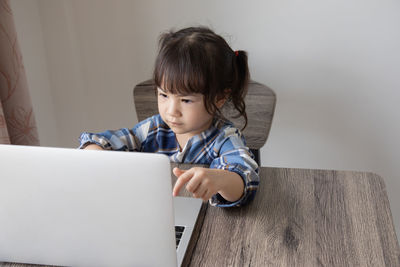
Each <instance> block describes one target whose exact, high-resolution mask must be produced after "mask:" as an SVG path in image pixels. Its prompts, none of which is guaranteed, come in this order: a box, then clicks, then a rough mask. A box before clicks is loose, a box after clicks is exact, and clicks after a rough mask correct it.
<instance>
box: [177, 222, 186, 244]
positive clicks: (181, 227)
mask: <svg viewBox="0 0 400 267" xmlns="http://www.w3.org/2000/svg"><path fill="white" fill-rule="evenodd" d="M184 230H185V226H177V225H176V226H175V239H176V249H178V245H179V242H180V241H181V237H182V234H183V231H184Z"/></svg>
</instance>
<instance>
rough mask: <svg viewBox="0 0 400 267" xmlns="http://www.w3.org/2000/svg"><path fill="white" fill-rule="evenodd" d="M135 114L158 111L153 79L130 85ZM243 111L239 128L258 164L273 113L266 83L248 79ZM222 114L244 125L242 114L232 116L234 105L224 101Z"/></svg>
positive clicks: (272, 98) (273, 101) (273, 98)
mask: <svg viewBox="0 0 400 267" xmlns="http://www.w3.org/2000/svg"><path fill="white" fill-rule="evenodd" d="M133 99H134V102H135V108H136V114H137V117H138V120H139V121H142V120H144V119H146V118H148V117H151V116H153V115H155V114H158V108H157V96H156V93H155V84H154V81H153V80H147V81H144V82H141V83H139V84H137V85H136V86H135V88H134V89H133ZM245 102H246V112H247V118H248V122H247V127H246V128H245V129H244V130H243V135H244V137H245V138H246V142H247V146H248V147H249V148H250V149H251V151H252V152H253V154H254V156H255V158H256V161H257V163H258V164H259V165H260V148H261V147H262V146H263V145H264V144H265V142H266V141H267V138H268V134H269V131H270V129H271V123H272V118H273V117H274V111H275V104H276V95H275V93H274V91H272V90H271V89H270V88H268V87H267V86H265V85H263V84H261V83H258V82H255V81H250V83H249V87H248V92H247V96H246V98H245ZM222 113H223V114H224V116H225V117H226V118H227V119H229V120H230V121H232V122H233V123H234V124H235V126H236V127H238V128H239V129H241V128H242V127H243V125H244V120H243V119H242V118H233V117H232V116H235V114H236V113H235V111H234V108H233V107H232V106H230V105H225V106H224V108H223V109H222Z"/></svg>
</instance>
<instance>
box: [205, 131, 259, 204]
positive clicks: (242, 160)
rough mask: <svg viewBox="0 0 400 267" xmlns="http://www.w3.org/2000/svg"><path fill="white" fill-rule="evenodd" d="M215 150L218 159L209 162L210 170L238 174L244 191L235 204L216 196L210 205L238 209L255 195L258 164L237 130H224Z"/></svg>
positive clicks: (257, 180) (257, 182)
mask: <svg viewBox="0 0 400 267" xmlns="http://www.w3.org/2000/svg"><path fill="white" fill-rule="evenodd" d="M215 148H216V149H214V152H217V151H218V157H216V158H215V159H214V160H213V161H212V162H211V164H210V168H215V169H223V170H228V171H232V172H235V173H237V174H239V175H240V177H242V179H243V183H244V191H243V195H242V197H241V198H240V199H239V200H237V201H235V202H230V201H227V200H225V199H224V198H223V197H222V196H221V195H220V194H216V195H214V196H212V198H211V199H210V204H211V205H213V206H219V207H238V206H242V205H244V204H246V203H248V202H249V201H250V200H252V199H253V198H254V196H255V194H256V191H257V189H258V184H259V181H260V178H259V174H258V171H259V170H258V164H257V163H256V161H255V160H254V156H253V154H252V153H251V152H250V150H249V148H248V147H247V146H246V145H245V141H244V137H243V136H242V134H241V133H240V131H239V129H236V128H233V127H231V128H228V129H226V130H225V131H224V133H223V134H222V136H220V137H219V138H218V140H217V144H216V147H215Z"/></svg>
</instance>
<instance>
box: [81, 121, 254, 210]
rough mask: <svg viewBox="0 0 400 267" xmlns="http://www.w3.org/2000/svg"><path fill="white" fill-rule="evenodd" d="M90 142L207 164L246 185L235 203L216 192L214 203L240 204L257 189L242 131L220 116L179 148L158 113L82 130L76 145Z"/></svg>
mask: <svg viewBox="0 0 400 267" xmlns="http://www.w3.org/2000/svg"><path fill="white" fill-rule="evenodd" d="M91 143H94V144H97V145H99V146H101V147H103V148H104V149H108V150H118V151H139V152H155V153H161V154H165V155H167V156H168V157H169V158H170V161H172V162H176V163H191V164H206V165H209V166H210V168H215V169H224V170H229V171H232V172H235V173H237V174H239V175H240V176H241V177H242V179H243V181H244V185H245V186H244V194H243V196H242V197H241V198H240V199H239V200H237V201H235V202H229V201H227V200H225V199H224V198H223V197H222V196H221V195H220V194H216V195H214V196H212V198H211V199H210V204H211V205H213V206H219V207H233V206H241V205H243V204H245V203H247V202H248V201H249V200H251V199H252V198H253V197H254V195H255V193H256V190H257V188H258V183H259V176H258V165H257V163H256V162H255V161H254V160H253V155H252V154H251V152H250V151H249V148H248V147H247V146H246V145H245V140H244V138H243V136H242V134H241V132H240V131H239V129H237V128H235V127H234V126H233V124H232V123H231V122H227V121H223V120H220V119H214V121H213V124H212V126H211V127H210V128H209V129H208V130H206V131H204V132H202V133H201V134H198V135H196V136H193V137H192V138H191V139H189V141H188V142H187V144H186V145H185V147H184V148H183V149H182V150H180V147H179V144H178V142H177V140H176V138H175V133H174V132H173V131H172V130H171V129H170V128H169V127H168V126H167V124H166V123H164V121H163V120H162V119H161V116H160V115H155V116H153V117H150V118H148V119H146V120H144V121H142V122H139V123H138V124H137V125H136V126H135V127H134V128H133V129H128V128H123V129H119V130H116V131H111V130H109V131H105V132H102V133H96V134H94V133H86V132H85V133H82V134H81V136H80V147H79V148H84V147H85V146H87V145H88V144H91Z"/></svg>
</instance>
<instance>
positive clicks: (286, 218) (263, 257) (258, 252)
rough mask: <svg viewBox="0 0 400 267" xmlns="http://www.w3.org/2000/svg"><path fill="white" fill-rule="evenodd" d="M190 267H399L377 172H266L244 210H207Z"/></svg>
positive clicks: (211, 208)
mask: <svg viewBox="0 0 400 267" xmlns="http://www.w3.org/2000/svg"><path fill="white" fill-rule="evenodd" d="M190 266H400V251H399V245H398V241H397V238H396V234H395V230H394V226H393V222H392V217H391V212H390V208H389V202H388V198H387V194H386V188H385V185H384V183H383V180H382V178H380V177H379V176H377V175H375V174H372V173H363V172H348V171H325V170H306V169H280V168H261V183H260V188H259V191H258V193H257V196H256V197H255V199H254V201H253V202H252V203H251V204H249V205H248V206H246V207H242V208H233V209H221V208H215V207H208V209H207V213H206V217H205V220H204V223H203V228H202V230H201V233H200V238H199V240H198V242H197V246H196V248H195V250H194V252H193V255H192V260H191V265H190Z"/></svg>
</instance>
